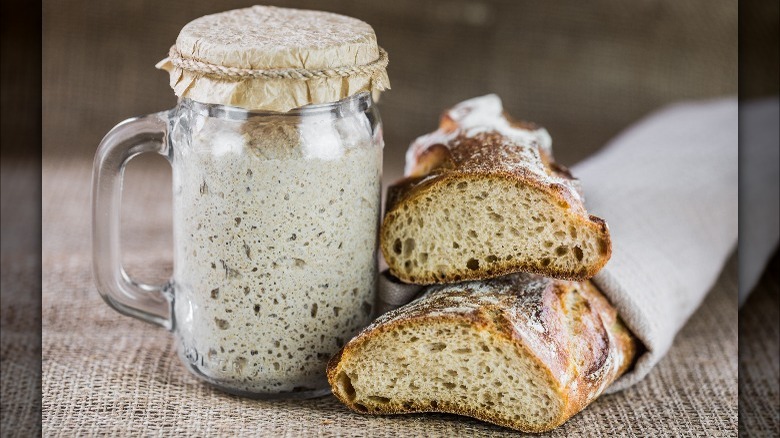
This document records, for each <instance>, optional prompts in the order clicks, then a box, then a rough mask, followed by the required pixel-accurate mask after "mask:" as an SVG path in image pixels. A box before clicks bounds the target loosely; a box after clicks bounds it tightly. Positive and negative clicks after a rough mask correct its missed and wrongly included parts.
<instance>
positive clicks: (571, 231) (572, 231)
mask: <svg viewBox="0 0 780 438" xmlns="http://www.w3.org/2000/svg"><path fill="white" fill-rule="evenodd" d="M569 235H570V236H571V238H572V239H576V238H577V229H576V228H574V226H573V225H571V226H569Z"/></svg>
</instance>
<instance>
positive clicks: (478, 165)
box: [380, 95, 612, 284]
mask: <svg viewBox="0 0 780 438" xmlns="http://www.w3.org/2000/svg"><path fill="white" fill-rule="evenodd" d="M406 160H407V161H406V166H407V167H406V174H407V177H406V178H405V179H403V180H402V181H400V182H398V183H397V184H395V185H393V186H391V187H390V188H389V189H388V197H387V208H386V213H385V218H384V221H383V224H382V228H381V231H380V241H381V242H380V243H381V248H382V253H383V255H384V257H385V260H386V261H387V264H388V266H389V268H390V271H391V272H392V273H393V275H395V276H396V277H398V278H399V279H401V280H402V281H405V282H409V283H417V284H432V283H447V282H453V281H463V280H476V279H486V278H491V277H495V276H498V275H503V274H507V273H512V272H519V271H522V272H533V273H538V274H542V275H545V276H549V277H555V278H561V279H570V280H582V279H587V278H590V277H592V276H593V275H595V274H596V272H598V271H599V269H601V268H602V267H603V266H604V264H605V263H606V262H607V260H608V259H609V257H610V255H611V251H612V246H611V241H610V237H609V230H608V228H607V224H606V222H604V221H603V220H602V219H600V218H597V217H595V216H590V215H588V213H587V212H586V211H585V207H584V204H583V197H582V194H581V193H580V189H579V185H578V183H577V180H575V179H574V178H573V177H572V176H571V174H569V172H568V170H566V169H565V168H564V167H562V166H559V165H557V164H555V162H554V161H553V159H552V151H551V141H550V137H549V135H547V131H545V130H544V129H543V128H538V127H536V126H535V125H533V124H530V123H526V122H513V121H511V120H509V119H508V118H507V117H506V116H505V115H504V113H503V108H502V106H501V101H500V99H499V98H498V97H497V96H495V95H489V96H484V97H480V98H476V99H472V100H468V101H465V102H463V103H461V104H459V105H457V106H456V107H455V108H453V109H451V110H449V111H447V112H446V113H445V114H444V115H443V116H442V118H441V123H440V127H439V129H438V130H437V131H435V132H433V133H431V134H428V135H426V136H423V137H420V138H418V139H417V140H416V141H415V142H414V143H413V144H412V146H411V147H410V148H409V151H408V153H407V157H406Z"/></svg>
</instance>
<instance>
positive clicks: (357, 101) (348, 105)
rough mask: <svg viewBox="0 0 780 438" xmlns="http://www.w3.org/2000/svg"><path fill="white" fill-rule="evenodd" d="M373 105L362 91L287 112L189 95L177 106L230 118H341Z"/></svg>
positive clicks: (368, 95)
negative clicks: (214, 101) (225, 103)
mask: <svg viewBox="0 0 780 438" xmlns="http://www.w3.org/2000/svg"><path fill="white" fill-rule="evenodd" d="M373 105H374V100H373V99H372V98H371V93H369V92H367V91H362V92H360V93H357V94H354V95H352V96H349V97H346V98H344V99H341V100H338V101H336V102H328V103H318V104H313V105H305V106H302V107H300V108H293V109H291V110H290V111H287V112H277V111H267V110H249V109H246V108H240V107H236V106H230V105H222V104H215V103H203V102H198V101H196V100H193V99H190V98H188V97H182V98H180V99H179V103H178V105H177V106H184V107H187V108H189V109H190V110H192V111H194V112H196V113H198V114H200V115H202V116H206V117H214V118H220V119H228V120H246V119H250V118H254V117H302V116H312V115H326V114H331V115H333V116H334V117H338V118H341V117H346V116H349V115H351V114H355V113H360V112H364V111H366V110H368V109H369V108H371V107H372V106H373Z"/></svg>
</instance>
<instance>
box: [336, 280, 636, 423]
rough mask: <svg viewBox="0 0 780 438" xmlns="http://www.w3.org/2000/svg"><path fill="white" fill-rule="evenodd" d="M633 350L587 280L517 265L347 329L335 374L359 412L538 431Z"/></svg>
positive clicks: (595, 391)
mask: <svg viewBox="0 0 780 438" xmlns="http://www.w3.org/2000/svg"><path fill="white" fill-rule="evenodd" d="M635 351H636V344H635V340H634V338H633V336H632V335H631V334H630V333H629V332H628V330H627V329H626V328H625V326H624V325H623V324H622V322H621V321H620V320H619V319H618V317H617V313H616V311H615V309H614V308H613V307H612V306H611V305H610V304H609V302H608V301H607V300H606V299H605V298H604V297H603V296H602V295H601V294H600V292H599V291H598V290H597V289H596V288H595V287H594V286H593V285H592V284H591V283H590V282H589V281H586V282H579V283H578V282H569V281H563V280H552V279H547V278H543V277H539V276H536V275H531V274H511V275H509V276H505V277H500V278H496V279H492V280H487V281H474V282H465V283H460V284H452V285H445V286H433V287H430V288H428V289H427V290H426V291H424V292H423V294H422V295H421V296H420V297H419V298H418V299H417V300H415V301H413V302H412V303H410V304H408V305H406V306H404V307H401V308H398V309H396V310H393V311H391V312H388V313H386V314H384V315H382V316H380V317H379V318H378V319H377V320H376V321H375V322H374V323H373V324H371V325H370V326H369V327H367V328H366V329H364V330H363V331H362V332H361V333H360V334H358V335H357V336H356V337H355V338H353V339H352V340H351V341H349V342H348V343H347V344H346V345H345V346H344V348H343V349H342V350H341V351H340V352H338V353H337V354H336V355H335V356H334V357H333V358H332V359H331V360H330V362H329V364H328V380H329V382H330V385H331V387H332V390H333V393H334V394H335V395H336V397H338V398H339V400H341V401H342V402H343V403H344V404H346V405H347V406H348V407H349V408H351V409H353V410H355V411H357V412H361V413H368V414H399V413H411V412H447V413H453V414H460V415H466V416H470V417H474V418H477V419H480V420H484V421H488V422H491V423H494V424H498V425H501V426H506V427H510V428H513V429H517V430H521V431H526V432H541V431H546V430H550V429H553V428H555V427H557V426H559V425H560V424H562V423H564V422H565V421H566V420H567V419H569V418H570V417H571V416H572V415H574V414H576V413H577V412H579V411H580V410H582V409H583V408H584V407H585V406H587V405H588V404H589V403H590V402H591V401H593V400H594V399H595V398H596V397H598V396H599V394H601V393H602V391H603V390H604V389H605V388H606V387H607V386H609V384H610V383H612V382H613V381H614V380H615V379H616V378H617V377H619V376H620V375H621V374H623V372H625V371H626V370H627V369H628V368H629V366H630V364H631V363H632V361H633V358H634V355H635Z"/></svg>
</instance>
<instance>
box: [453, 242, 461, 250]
mask: <svg viewBox="0 0 780 438" xmlns="http://www.w3.org/2000/svg"><path fill="white" fill-rule="evenodd" d="M452 247H453V248H455V249H458V248H460V245H458V242H452Z"/></svg>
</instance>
